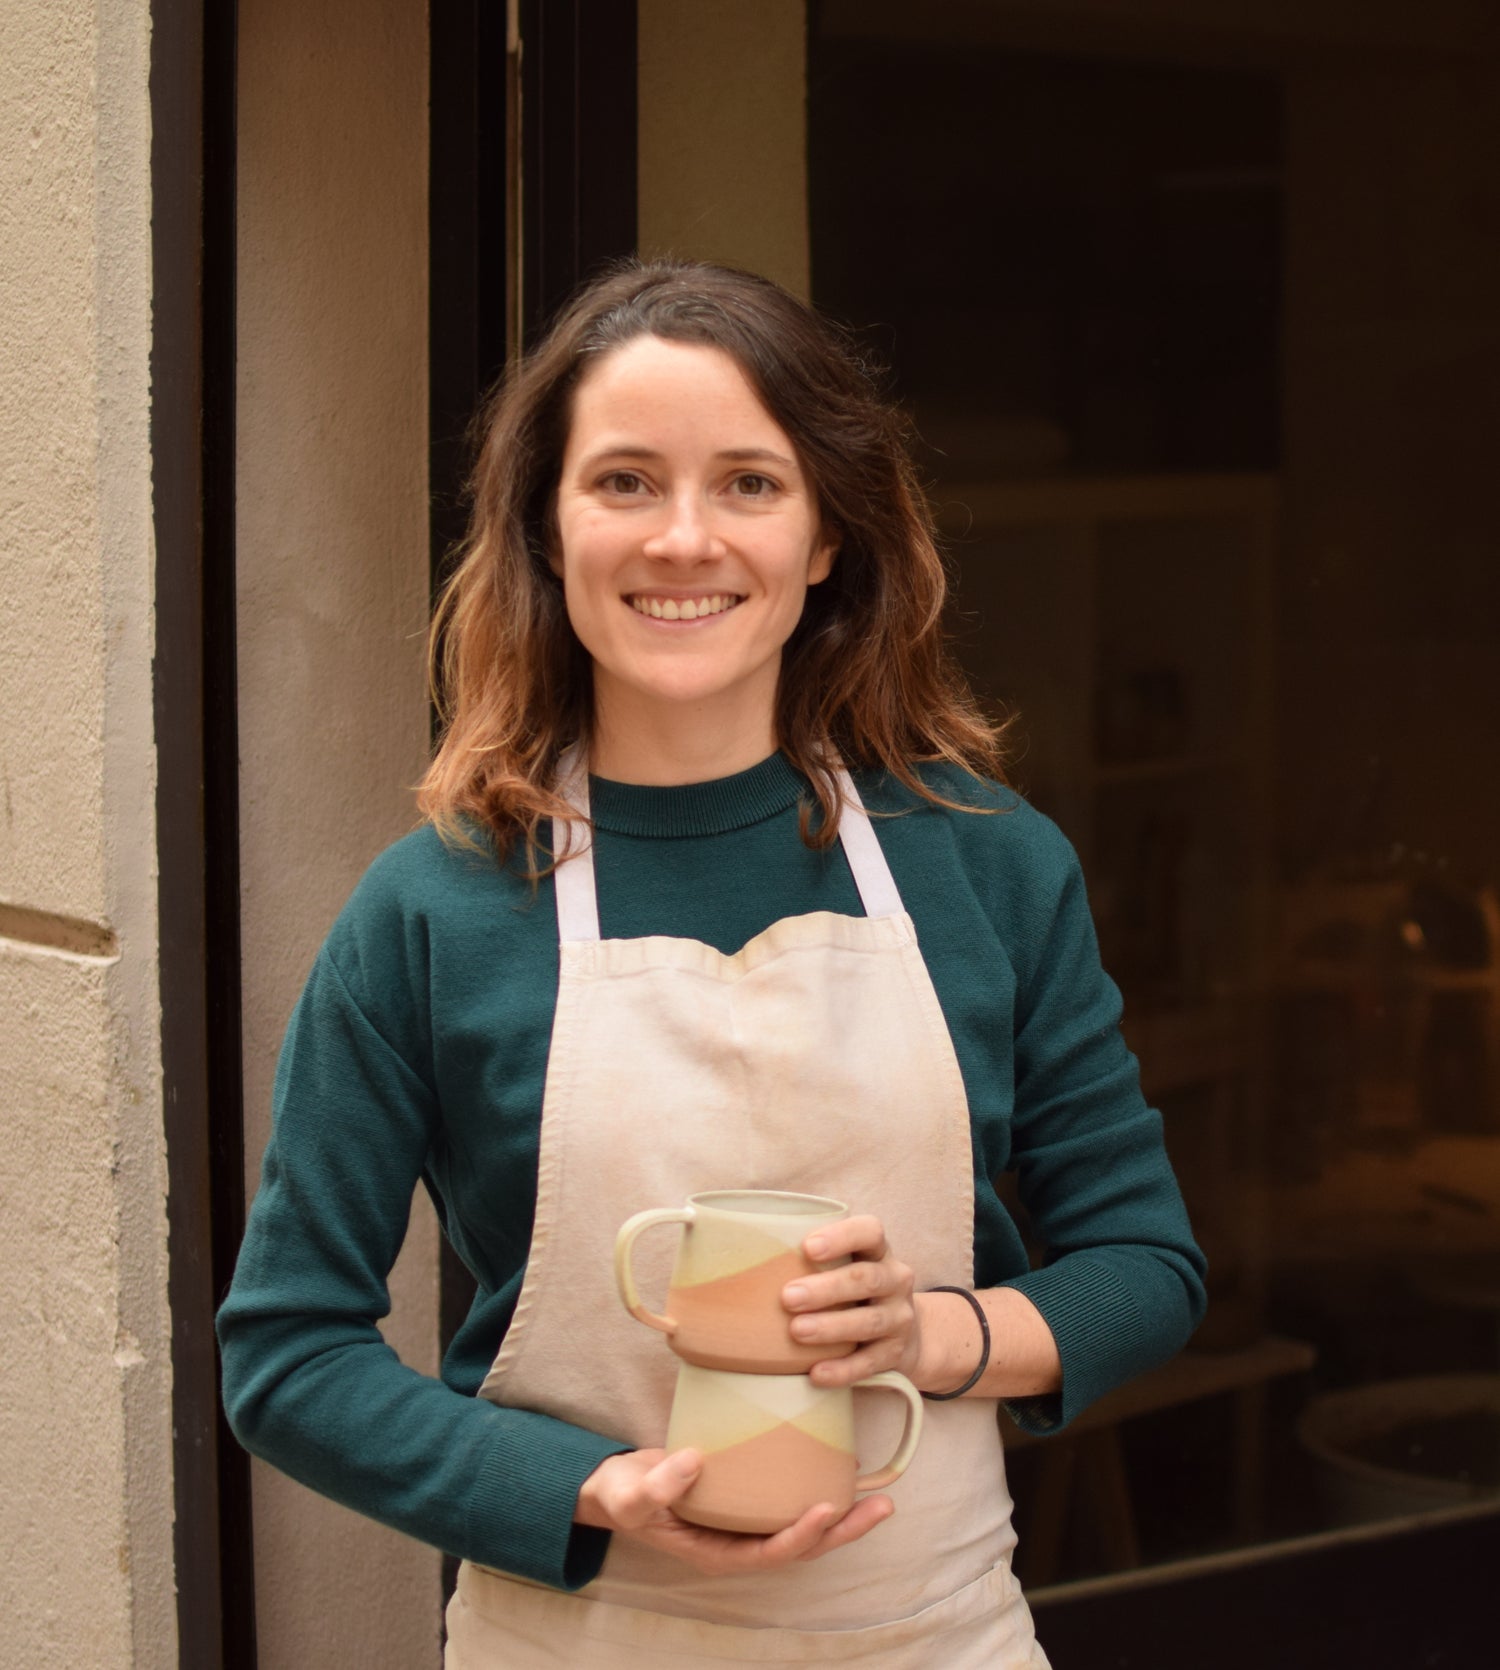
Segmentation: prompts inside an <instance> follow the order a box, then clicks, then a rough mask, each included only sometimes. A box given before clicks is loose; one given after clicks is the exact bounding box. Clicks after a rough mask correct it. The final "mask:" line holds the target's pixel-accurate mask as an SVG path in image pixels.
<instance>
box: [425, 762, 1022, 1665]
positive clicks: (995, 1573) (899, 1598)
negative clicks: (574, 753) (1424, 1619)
mask: <svg viewBox="0 0 1500 1670" xmlns="http://www.w3.org/2000/svg"><path fill="white" fill-rule="evenodd" d="M587 782H588V779H587V775H586V773H584V772H583V771H582V770H581V769H580V768H579V766H578V764H577V762H576V761H574V762H572V765H571V769H570V770H569V772H568V773H567V783H566V786H565V790H564V792H565V793H566V794H567V796H568V798H569V800H570V802H571V803H572V804H573V805H575V806H576V807H577V809H578V810H579V812H580V813H581V814H582V815H583V816H585V817H586V816H587V813H588V806H587V792H588V791H587ZM843 789H844V794H845V796H846V806H845V811H844V814H843V819H842V823H841V838H842V842H843V850H844V854H845V857H846V858H847V860H848V863H849V866H850V869H851V871H852V872H853V875H854V879H855V882H856V884H857V886H858V889H859V894H860V898H861V900H862V901H863V904H864V908H865V911H866V915H865V916H863V917H848V916H838V915H834V914H833V913H831V912H827V911H820V912H816V913H814V914H812V915H808V916H798V917H788V918H785V919H783V920H782V921H779V922H776V923H773V924H772V926H771V927H769V928H768V929H766V931H765V932H764V933H761V934H758V935H757V936H756V937H755V938H754V939H753V940H751V941H750V942H749V943H748V944H747V945H745V946H744V947H743V948H742V949H741V950H739V951H738V952H736V953H735V954H734V955H733V956H725V955H724V954H723V953H721V952H719V951H717V950H715V949H714V948H713V947H711V946H708V945H704V944H701V943H700V942H699V941H697V940H689V939H671V938H666V937H653V938H646V939H625V940H603V939H601V938H600V937H599V915H598V907H597V901H596V895H595V889H594V863H593V853H592V849H591V847H589V846H588V845H586V844H583V845H582V850H579V848H580V844H581V842H582V836H581V832H580V830H579V829H578V828H577V826H575V827H574V829H573V830H572V843H573V848H572V850H573V854H574V855H573V856H570V857H569V858H568V859H567V860H566V861H565V862H564V863H562V864H561V865H560V866H559V867H558V869H557V871H556V888H557V913H558V926H559V937H560V942H561V968H560V976H559V982H558V998H557V1014H556V1018H555V1021H554V1023H553V1031H552V1045H551V1053H550V1056H549V1059H548V1066H547V1080H546V1090H545V1093H544V1097H543V1104H542V1130H541V1149H540V1158H539V1164H538V1176H537V1204H536V1224H535V1228H534V1230H533V1232H532V1239H531V1249H530V1254H529V1257H528V1260H527V1265H526V1275H525V1279H524V1281H523V1283H522V1287H521V1294H520V1298H519V1300H518V1302H517V1306H516V1312H515V1316H514V1318H513V1320H512V1322H511V1326H510V1328H509V1330H508V1331H507V1333H506V1335H505V1339H504V1342H503V1344H502V1346H501V1349H500V1352H499V1354H498V1356H497V1357H496V1358H495V1362H494V1366H493V1367H492V1368H491V1369H490V1372H489V1375H488V1377H487V1378H486V1380H485V1382H484V1385H483V1386H482V1387H481V1389H480V1395H481V1396H483V1397H487V1398H490V1399H492V1400H493V1401H494V1402H496V1403H501V1404H507V1405H511V1406H516V1407H524V1408H528V1409H536V1410H541V1411H543V1412H544V1413H546V1414H549V1415H554V1416H556V1417H557V1418H558V1419H559V1420H564V1421H570V1422H573V1423H575V1424H577V1425H579V1426H583V1427H587V1428H589V1429H591V1430H593V1431H595V1432H602V1433H606V1434H609V1435H611V1436H614V1437H618V1438H621V1439H624V1440H626V1441H628V1442H630V1443H631V1444H634V1445H636V1446H638V1447H640V1448H651V1447H655V1446H657V1445H660V1444H661V1443H662V1442H663V1440H664V1437H665V1434H666V1427H667V1414H668V1411H669V1409H670V1407H671V1401H672V1388H673V1381H674V1378H675V1374H676V1369H677V1358H676V1357H675V1356H673V1354H672V1352H671V1351H670V1349H668V1347H667V1344H666V1342H665V1341H664V1340H663V1339H662V1337H661V1336H660V1334H657V1333H655V1332H652V1331H651V1330H649V1329H646V1328H643V1327H642V1326H641V1325H640V1324H639V1323H637V1322H635V1321H633V1320H632V1319H631V1318H630V1316H629V1315H627V1313H626V1311H625V1309H624V1307H623V1306H622V1305H621V1303H620V1301H619V1298H618V1296H617V1294H616V1292H615V1289H614V1280H613V1274H612V1250H613V1245H614V1236H615V1231H616V1229H617V1228H618V1226H619V1225H620V1224H622V1223H623V1222H624V1221H625V1219H626V1218H628V1217H629V1216H630V1215H631V1214H632V1213H634V1212H638V1211H640V1210H641V1209H642V1208H644V1207H648V1206H674V1205H678V1204H680V1203H681V1202H682V1201H683V1200H685V1199H686V1197H687V1196H688V1195H690V1194H695V1193H697V1192H699V1191H700V1190H704V1189H724V1188H735V1189H750V1188H760V1189H788V1190H794V1191H798V1192H801V1193H806V1194H820V1195H833V1196H835V1197H837V1198H838V1199H841V1200H847V1201H848V1202H850V1204H851V1206H852V1207H853V1209H854V1210H855V1211H868V1212H874V1213H877V1214H878V1215H879V1216H880V1217H881V1219H882V1220H883V1222H884V1224H885V1228H886V1234H887V1237H888V1239H889V1241H890V1245H891V1247H892V1249H893V1250H894V1251H895V1253H896V1255H897V1256H898V1257H900V1258H902V1259H904V1260H905V1261H906V1262H907V1263H909V1264H910V1265H911V1267H912V1268H913V1270H914V1271H915V1273H916V1282H917V1286H918V1287H919V1288H925V1287H931V1286H934V1285H935V1284H938V1283H945V1282H946V1283H959V1284H963V1285H965V1286H967V1285H971V1284H972V1282H973V1279H974V1262H973V1229H974V1175H973V1159H972V1152H971V1146H970V1135H969V1115H968V1105H967V1101H966V1098H965V1095H964V1088H963V1080H962V1077H961V1075H960V1072H959V1066H958V1059H957V1057H956V1055H955V1054H954V1050H953V1044H952V1041H951V1040H950V1038H949V1036H948V1031H947V1026H946V1024H945V1022H944V1020H943V1016H942V1012H941V1010H940V1008H939V1006H938V1000H937V994H936V992H935V991H934V990H933V986H932V981H931V979H930V978H929V976H928V973H927V968H926V965H925V964H924V963H923V961H922V956H921V953H920V951H919V950H918V948H917V940H916V932H915V929H914V928H913V926H912V922H911V918H910V917H909V916H907V915H906V914H905V912H904V910H903V909H902V905H901V899H900V896H899V894H898V893H897V891H896V886H895V882H894V880H893V878H892V876H891V873H890V869H889V866H888V865H887V864H886V862H885V857H884V854H883V853H882V852H881V849H880V845H879V842H878V841H877V839H876V837H875V834H874V831H873V829H872V828H871V825H870V821H869V819H868V817H867V816H866V815H865V813H864V811H863V809H862V807H861V806H860V804H859V800H858V797H857V795H856V794H855V792H854V787H853V784H852V783H850V782H849V781H848V780H847V779H845V780H844V783H843ZM555 833H556V835H557V836H558V837H559V839H558V840H557V841H555V842H554V848H555V850H557V851H562V850H564V848H563V846H562V844H561V839H560V838H561V837H562V836H563V833H564V832H563V830H562V829H560V828H559V829H557V830H556V831H555ZM723 885H724V886H725V887H733V886H735V885H736V878H735V877H734V876H733V875H726V876H725V877H724V878H723ZM674 1251H675V1244H674V1237H673V1236H671V1235H670V1234H666V1233H660V1232H658V1233H656V1234H653V1235H648V1236H646V1237H644V1238H643V1239H642V1240H641V1241H640V1242H639V1243H638V1244H637V1248H636V1257H637V1269H638V1273H639V1277H640V1285H641V1291H642V1293H643V1294H644V1295H648V1296H653V1297H655V1298H656V1299H658V1300H659V1299H660V1298H661V1297H662V1296H663V1295H664V1294H665V1292H666V1287H667V1276H668V1273H669V1270H670V1266H671V1262H672V1257H673V1254H674ZM855 1397H856V1406H857V1407H856V1428H857V1434H858V1440H859V1455H860V1459H861V1462H862V1463H863V1464H865V1465H867V1466H868V1465H878V1464H879V1463H880V1462H881V1461H883V1460H884V1458H885V1457H886V1456H887V1455H889V1454H890V1452H891V1450H892V1449H893V1448H894V1447H895V1443H896V1438H897V1433H898V1431H899V1427H900V1423H901V1420H902V1405H901V1400H900V1399H899V1398H892V1397H882V1396H881V1395H880V1394H879V1393H868V1394H861V1393H856V1394H855ZM926 1416H927V1418H926V1421H925V1423H924V1429H923V1434H922V1441H921V1444H920V1446H919V1448H918V1450H917V1455H916V1459H915V1460H914V1461H913V1463H912V1465H911V1467H910V1469H909V1470H908V1472H907V1473H906V1475H905V1476H904V1477H903V1478H902V1479H901V1480H899V1481H898V1482H897V1483H896V1484H895V1485H893V1486H892V1487H891V1498H892V1500H893V1501H894V1502H895V1504H896V1512H895V1514H894V1515H893V1516H892V1517H891V1518H890V1519H889V1520H887V1521H886V1522H885V1523H884V1524H882V1525H880V1526H878V1527H877V1528H876V1529H875V1530H874V1531H873V1532H871V1533H870V1534H869V1535H868V1536H866V1537H864V1538H862V1539H861V1540H860V1541H858V1542H856V1543H852V1544H850V1545H849V1546H848V1547H846V1548H842V1549H838V1550H836V1551H835V1552H833V1553H832V1554H829V1555H827V1556H825V1557H824V1558H822V1559H819V1560H812V1561H807V1562H799V1563H797V1564H794V1565H792V1566H791V1567H789V1568H787V1569H785V1570H781V1571H774V1572H767V1573H763V1574H757V1575H754V1576H749V1575H736V1576H718V1577H710V1576H704V1575H702V1574H700V1573H698V1572H696V1571H694V1570H693V1569H692V1568H691V1567H689V1566H687V1565H685V1564H683V1563H682V1562H681V1561H679V1560H676V1559H673V1558H672V1557H671V1556H669V1555H666V1554H663V1553H660V1552H658V1551H657V1550H654V1549H651V1548H648V1547H646V1546H645V1545H644V1544H642V1543H639V1542H635V1541H633V1540H632V1539H631V1538H629V1537H627V1536H622V1535H617V1536H615V1537H613V1538H612V1539H611V1545H610V1550H609V1553H608V1556H607V1558H606V1560H605V1563H604V1568H603V1570H602V1572H601V1573H600V1575H599V1576H598V1577H597V1578H596V1579H595V1580H594V1581H593V1582H592V1583H590V1584H588V1585H587V1587H586V1588H584V1589H583V1590H581V1591H580V1592H579V1593H577V1594H572V1595H569V1594H563V1593H561V1592H559V1591H556V1590H553V1589H549V1588H545V1587H542V1586H541V1585H538V1584H533V1583H529V1582H525V1581H518V1580H516V1579H513V1578H509V1577H505V1576H502V1575H500V1574H499V1573H496V1572H491V1571H487V1570H485V1569H483V1568H481V1567H476V1566H473V1565H471V1564H468V1563H466V1564H465V1565H463V1566H462V1567H461V1568H460V1572H459V1579H458V1589H457V1592H456V1593H455V1595H454V1598H453V1601H452V1603H451V1605H450V1606H449V1609H448V1651H447V1657H446V1660H445V1664H446V1667H447V1670H561V1667H566V1670H592V1667H593V1666H601V1667H606V1670H665V1667H669V1666H682V1667H683V1670H687V1667H689V1666H694V1667H697V1666H705V1667H706V1666H713V1665H736V1664H753V1665H788V1666H790V1665H803V1664H810V1663H821V1662H824V1661H827V1662H830V1663H842V1664H849V1665H858V1666H861V1667H867V1670H917V1667H918V1666H920V1667H921V1670H932V1667H933V1666H939V1667H941V1670H970V1667H973V1670H980V1667H981V1666H982V1667H983V1670H1045V1666H1046V1663H1047V1661H1046V1659H1045V1657H1044V1656H1043V1654H1042V1652H1041V1649H1040V1648H1039V1647H1038V1646H1037V1645H1036V1641H1035V1638H1034V1636H1033V1633H1032V1625H1031V1615H1030V1612H1029V1609H1028V1608H1027V1605H1026V1602H1025V1600H1024V1599H1023V1598H1022V1596H1021V1592H1020V1590H1019V1588H1018V1587H1017V1585H1016V1582H1015V1580H1014V1578H1013V1577H1012V1576H1011V1571H1010V1553H1011V1548H1012V1546H1013V1545H1014V1542H1015V1536H1014V1533H1013V1532H1012V1530H1011V1524H1010V1496H1009V1493H1008V1491H1007V1489H1006V1483H1005V1463H1004V1457H1003V1455H1002V1452H1001V1447H1000V1441H999V1436H998V1432H997V1428H996V1423H995V1405H994V1403H993V1402H992V1401H990V1400H987V1399H982V1398H961V1399H957V1400H955V1401H953V1402H949V1403H931V1404H928V1406H927V1411H926Z"/></svg>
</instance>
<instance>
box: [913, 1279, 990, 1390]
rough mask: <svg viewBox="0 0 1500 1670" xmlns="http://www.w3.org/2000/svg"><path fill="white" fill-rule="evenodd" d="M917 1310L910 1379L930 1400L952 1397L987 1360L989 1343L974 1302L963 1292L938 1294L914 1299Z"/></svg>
mask: <svg viewBox="0 0 1500 1670" xmlns="http://www.w3.org/2000/svg"><path fill="white" fill-rule="evenodd" d="M912 1302H913V1304H914V1305H915V1306H916V1310H917V1323H918V1342H919V1343H918V1351H917V1361H916V1365H915V1367H914V1368H913V1370H912V1372H911V1373H910V1374H908V1375H907V1379H909V1380H910V1381H911V1383H912V1384H913V1385H914V1386H915V1387H916V1388H917V1390H918V1391H919V1392H921V1393H922V1394H923V1395H924V1396H927V1397H938V1398H941V1397H944V1396H951V1395H952V1394H953V1393H954V1392H956V1391H958V1390H959V1389H960V1388H961V1387H964V1386H965V1383H966V1382H969V1383H972V1381H973V1378H974V1372H975V1370H976V1368H979V1367H981V1366H982V1365H983V1364H984V1363H985V1360H986V1358H987V1357H988V1354H989V1352H988V1343H989V1342H988V1340H987V1338H986V1337H985V1334H984V1330H983V1328H982V1327H981V1325H980V1322H979V1318H978V1317H977V1316H976V1314H975V1308H974V1307H975V1304H977V1303H978V1302H979V1301H978V1300H977V1299H976V1300H975V1301H973V1302H972V1303H971V1301H970V1300H968V1299H966V1298H965V1297H964V1296H963V1295H962V1294H961V1293H954V1292H952V1291H944V1290H942V1289H938V1290H935V1291H930V1292H925V1293H917V1294H914V1295H913V1296H912Z"/></svg>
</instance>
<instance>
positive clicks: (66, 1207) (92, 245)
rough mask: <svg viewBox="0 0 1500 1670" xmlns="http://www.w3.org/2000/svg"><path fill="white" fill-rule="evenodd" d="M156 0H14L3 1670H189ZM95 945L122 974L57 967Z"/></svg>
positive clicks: (10, 18)
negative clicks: (162, 931)
mask: <svg viewBox="0 0 1500 1670" xmlns="http://www.w3.org/2000/svg"><path fill="white" fill-rule="evenodd" d="M148 53H149V11H148V7H147V5H146V3H145V0H52V3H50V4H48V5H34V4H29V3H25V0H4V3H3V4H0V572H3V584H0V936H5V935H8V936H9V937H0V1074H3V1076H0V1120H3V1122H4V1130H5V1139H4V1141H3V1143H0V1480H3V1481H4V1482H3V1486H0V1663H3V1664H5V1666H6V1667H7V1670H30V1667H31V1666H36V1667H38V1670H41V1667H42V1666H47V1667H49V1670H50V1667H52V1666H55V1665H61V1664H68V1665H87V1666H89V1667H91V1670H94V1667H113V1666H124V1665H133V1666H163V1667H165V1666H167V1665H175V1664H176V1661H177V1652H176V1619H175V1610H174V1597H173V1588H172V1565H171V1557H172V1549H171V1514H172V1499H171V1491H172V1465H171V1464H172V1457H171V1420H170V1389H171V1388H170V1356H169V1353H170V1335H169V1319H168V1313H167V1283H166V1215H165V1192H166V1175H165V1164H164V1153H163V1146H162V1123H161V1091H160V1069H159V1057H158V1046H157V1035H158V1030H159V1027H158V1019H159V1017H158V1006H157V974H156V882H155V846H156V840H155V825H154V813H153V797H154V790H155V754H154V747H153V740H152V710H151V650H152V626H151V602H152V585H153V551H152V532H151V505H150V455H149V450H148V429H147V410H148V408H147V401H148V391H149V385H148V367H149V346H150V337H149V332H150V282H151V274H150V207H151V202H150V112H149V103H148V81H147V73H148ZM59 940H60V941H61V942H63V943H64V944H73V945H75V946H76V945H93V946H94V947H96V948H97V950H98V951H99V953H100V954H98V955H89V954H84V953H80V952H78V951H69V950H65V949H63V950H60V949H52V948H49V946H48V944H47V943H46V942H48V941H52V942H54V943H55V942H57V941H59Z"/></svg>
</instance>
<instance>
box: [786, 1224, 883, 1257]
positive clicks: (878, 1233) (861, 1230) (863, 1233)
mask: <svg viewBox="0 0 1500 1670" xmlns="http://www.w3.org/2000/svg"><path fill="white" fill-rule="evenodd" d="M802 1250H803V1252H805V1253H806V1254H807V1256H808V1257H809V1258H810V1259H811V1260H812V1261H813V1263H814V1264H820V1263H822V1262H823V1261H824V1260H825V1259H830V1258H884V1257H885V1255H886V1242H885V1225H884V1224H883V1223H881V1221H880V1219H879V1218H877V1217H874V1216H873V1215H871V1214H870V1213H868V1212H865V1213H859V1214H857V1215H856V1216H854V1217H852V1218H840V1219H839V1221H838V1222H837V1223H831V1224H823V1225H822V1226H821V1227H820V1228H818V1229H815V1230H814V1231H813V1232H812V1234H811V1235H809V1236H807V1237H806V1238H805V1239H804V1240H803V1242H802Z"/></svg>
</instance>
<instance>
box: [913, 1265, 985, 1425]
mask: <svg viewBox="0 0 1500 1670" xmlns="http://www.w3.org/2000/svg"><path fill="white" fill-rule="evenodd" d="M926 1291H927V1292H929V1293H957V1294H958V1295H959V1296H960V1297H961V1298H964V1299H967V1300H968V1301H969V1303H970V1304H971V1305H972V1306H973V1307H974V1314H975V1316H977V1317H978V1318H979V1334H980V1339H981V1340H982V1342H983V1343H982V1344H981V1346H980V1351H979V1367H978V1368H976V1369H975V1370H974V1372H973V1373H972V1374H971V1375H970V1376H969V1378H968V1379H967V1380H965V1381H964V1383H963V1385H962V1386H960V1387H958V1389H957V1390H956V1391H952V1392H923V1393H922V1396H923V1397H925V1398H926V1399H927V1401H928V1402H929V1403H946V1402H947V1401H948V1399H949V1398H954V1397H962V1396H963V1395H964V1393H965V1392H967V1391H970V1390H972V1388H973V1387H975V1386H977V1385H978V1384H979V1378H980V1376H981V1375H982V1374H983V1373H984V1371H985V1370H986V1369H987V1368H988V1367H989V1366H990V1319H989V1317H987V1316H986V1315H985V1314H984V1306H983V1305H981V1304H980V1302H979V1300H978V1299H977V1298H976V1297H975V1296H974V1295H973V1294H972V1293H971V1292H970V1291H969V1290H968V1288H967V1287H929V1288H928V1289H927V1290H926Z"/></svg>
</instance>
